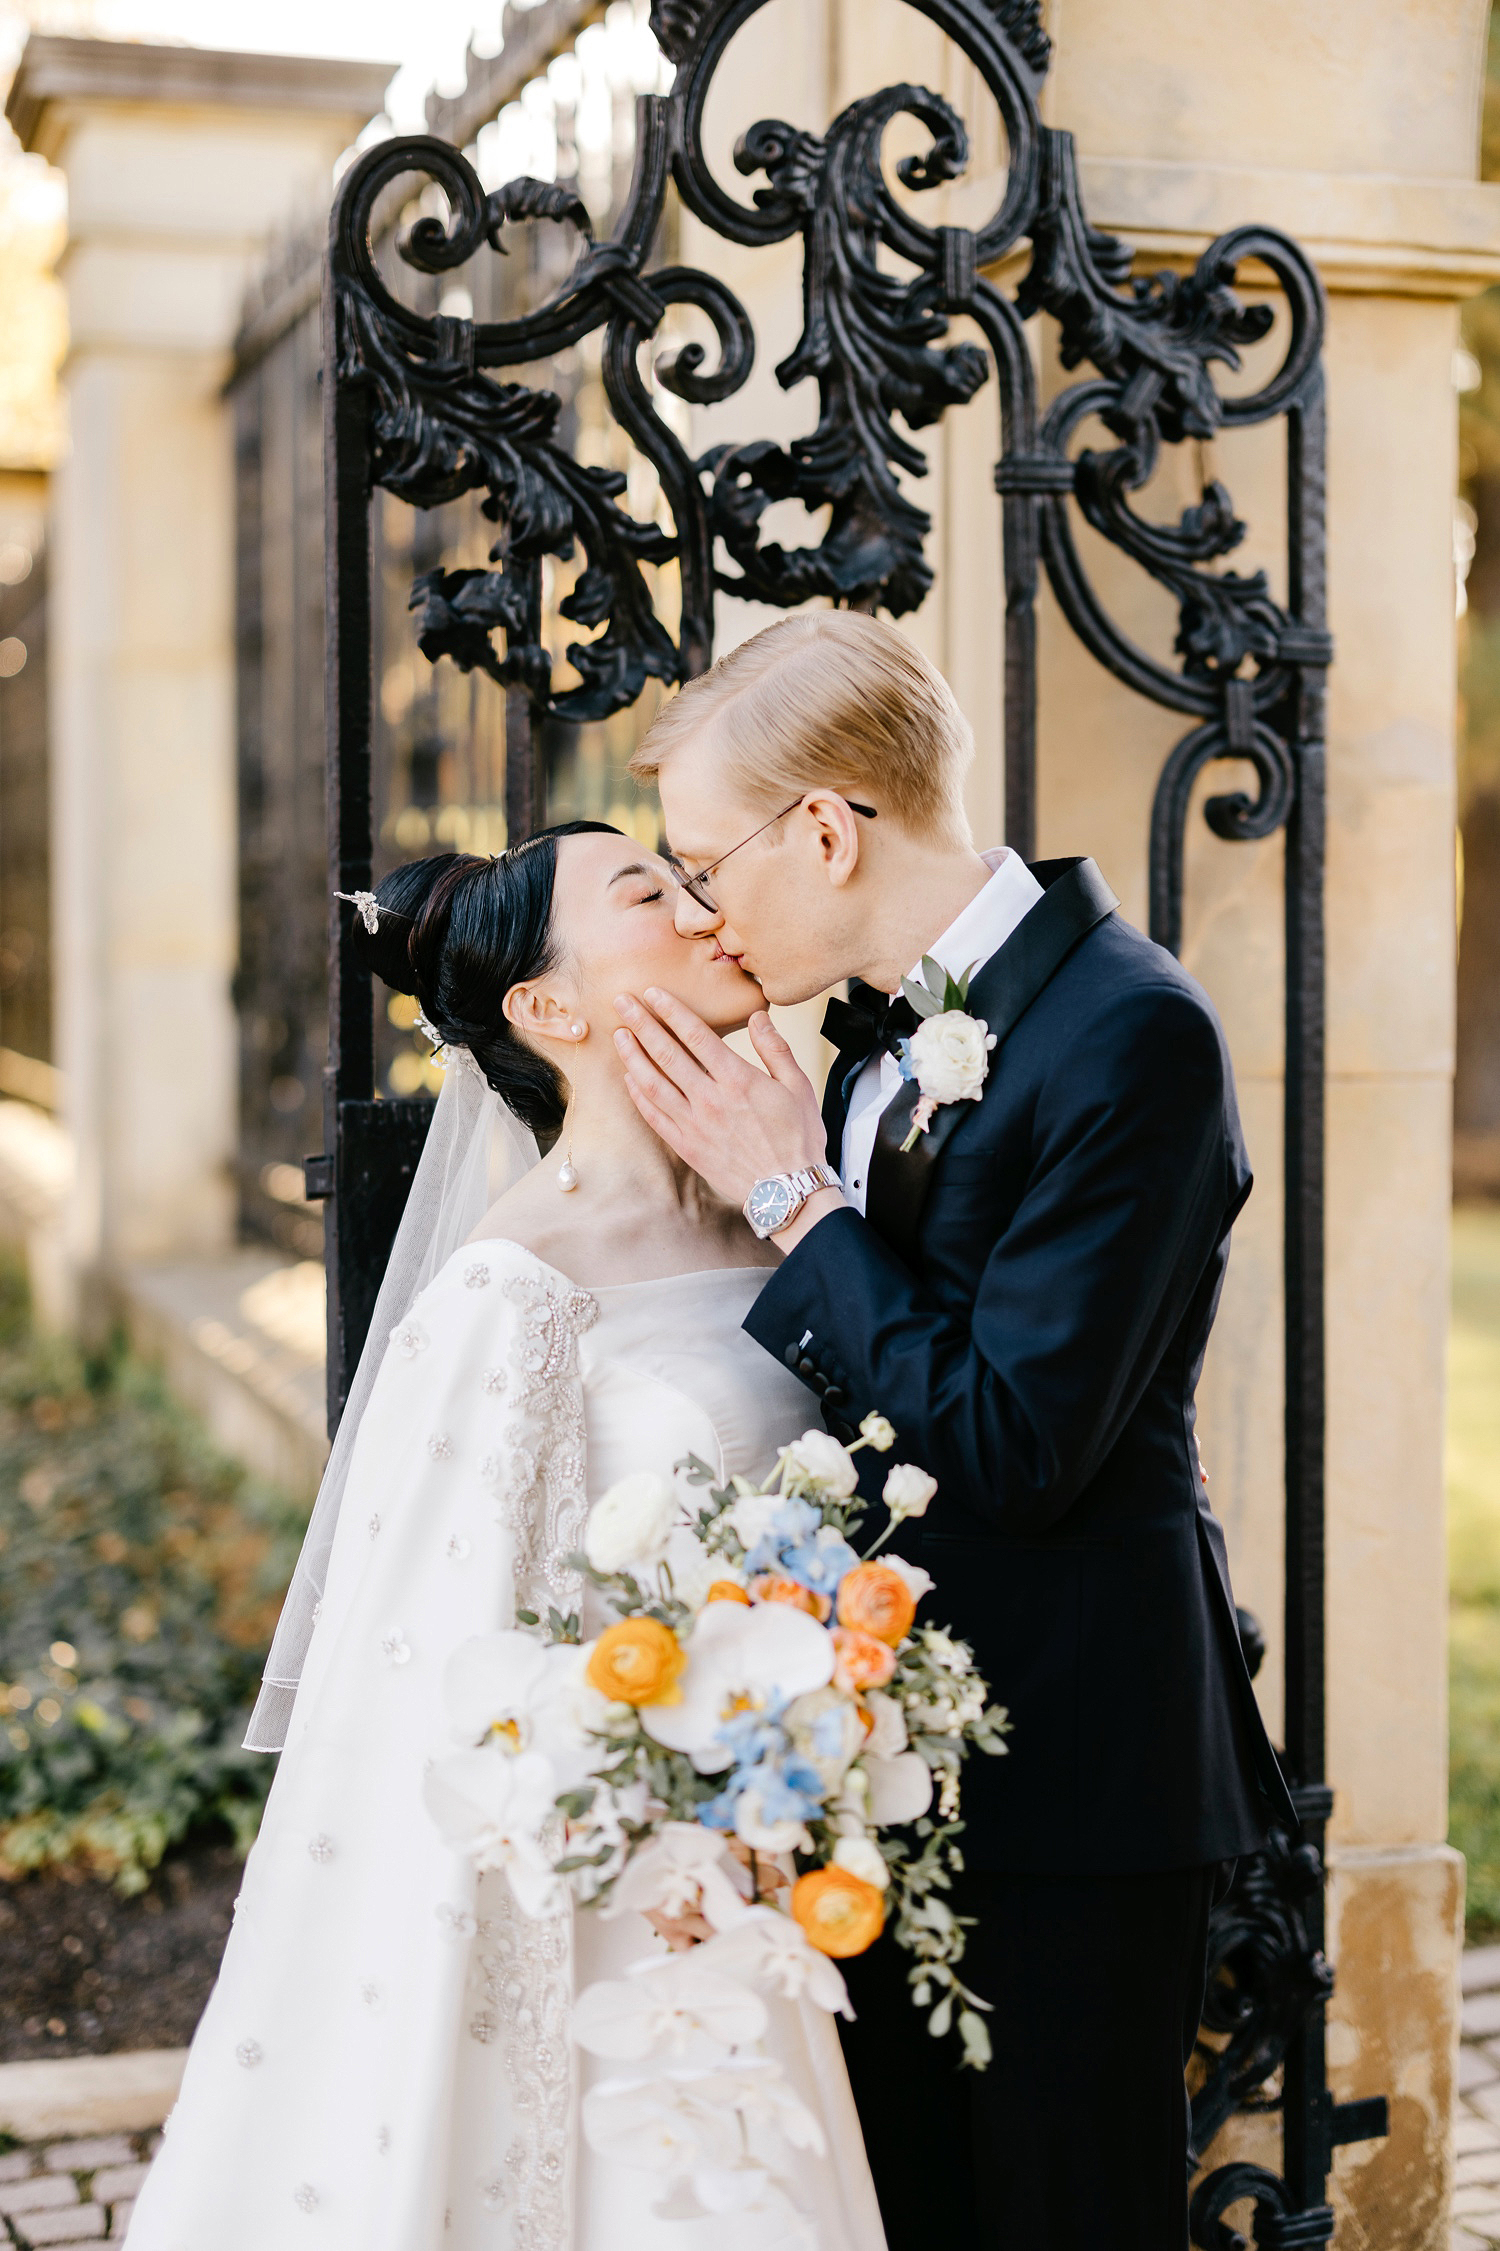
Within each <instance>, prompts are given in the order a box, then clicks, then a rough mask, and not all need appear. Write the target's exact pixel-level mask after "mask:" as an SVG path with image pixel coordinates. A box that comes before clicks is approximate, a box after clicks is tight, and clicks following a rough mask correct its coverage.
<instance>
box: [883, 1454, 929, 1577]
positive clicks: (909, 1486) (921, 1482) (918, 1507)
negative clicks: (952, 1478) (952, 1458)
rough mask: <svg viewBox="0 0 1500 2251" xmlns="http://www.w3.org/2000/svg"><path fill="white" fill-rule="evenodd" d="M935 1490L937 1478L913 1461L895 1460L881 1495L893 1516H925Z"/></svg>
mask: <svg viewBox="0 0 1500 2251" xmlns="http://www.w3.org/2000/svg"><path fill="white" fill-rule="evenodd" d="M936 1491H937V1479H936V1478H935V1477H929V1476H928V1474H927V1472H926V1470H925V1469H918V1468H917V1466H916V1464H915V1462H897V1464H896V1466H895V1468H894V1469H893V1470H892V1471H891V1473H890V1475H889V1477H888V1478H887V1479H886V1481H885V1486H884V1489H883V1497H884V1500H885V1505H886V1507H887V1508H888V1509H889V1510H890V1512H891V1514H892V1516H894V1517H897V1518H900V1517H907V1516H925V1515H926V1514H927V1504H928V1502H929V1501H930V1500H931V1499H932V1496H933V1494H934V1493H935V1492H936ZM928 1584H929V1585H930V1584H931V1581H930V1580H929V1582H928Z"/></svg>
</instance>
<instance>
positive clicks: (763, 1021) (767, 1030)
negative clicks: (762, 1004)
mask: <svg viewBox="0 0 1500 2251" xmlns="http://www.w3.org/2000/svg"><path fill="white" fill-rule="evenodd" d="M747 1029H748V1031H749V1033H750V1044H751V1046H752V1047H753V1048H754V1049H755V1052H756V1054H757V1055H758V1056H759V1057H760V1059H761V1061H762V1063H764V1065H765V1067H766V1069H767V1070H768V1071H769V1072H770V1074H771V1076H772V1078H773V1079H779V1080H780V1082H781V1084H782V1085H783V1086H789V1087H791V1088H792V1089H793V1090H794V1091H795V1092H797V1093H800V1092H801V1091H802V1089H803V1088H804V1087H806V1088H807V1089H808V1091H809V1092H811V1091H812V1081H811V1080H810V1079H809V1078H808V1075H807V1073H806V1072H805V1071H804V1070H803V1068H802V1065H801V1064H800V1063H799V1062H798V1061H797V1058H796V1056H795V1055H794V1054H793V1053H792V1050H791V1048H790V1047H789V1046H788V1044H787V1042H786V1041H785V1040H784V1039H783V1038H782V1036H781V1034H780V1032H778V1031H777V1029H776V1026H775V1025H774V1024H773V1023H772V1022H771V1019H770V1017H769V1016H767V1015H766V1014H765V1013H764V1011H761V1012H760V1013H758V1014H756V1015H754V1016H752V1017H751V1019H750V1022H749V1025H748V1026H747Z"/></svg>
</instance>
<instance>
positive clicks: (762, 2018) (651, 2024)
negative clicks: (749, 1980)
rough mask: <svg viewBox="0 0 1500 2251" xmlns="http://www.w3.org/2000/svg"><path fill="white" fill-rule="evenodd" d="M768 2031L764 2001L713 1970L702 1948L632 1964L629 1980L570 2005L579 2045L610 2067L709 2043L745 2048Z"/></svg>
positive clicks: (590, 1990) (609, 1982)
mask: <svg viewBox="0 0 1500 2251" xmlns="http://www.w3.org/2000/svg"><path fill="white" fill-rule="evenodd" d="M766 2023H767V2018H766V2005H765V2003H764V2001H762V1999H761V1998H760V1995H759V1994H758V1993H755V1992H752V1991H751V1989H750V1987H749V1986H748V1985H744V1984H742V1983H741V1982H740V1980H739V1979H737V1978H734V1977H730V1976H727V1975H725V1973H724V1972H723V1971H722V1970H719V1969H716V1968H715V1967H714V1966H713V1964H712V1963H711V1962H710V1961H709V1960H708V1959H707V1956H706V1951H705V1949H704V1948H702V1947H695V1948H694V1949H693V1951H692V1952H691V1953H690V1954H672V1955H669V1956H668V1957H667V1959H666V1960H665V1961H661V1960H657V1959H650V1960H647V1961H645V1962H639V1963H632V1965H631V1968H630V1973H629V1975H628V1976H625V1977H618V1978H601V1979H599V1980H598V1981H597V1982H596V1983H595V1984H593V1985H588V1986H585V1987H584V1989H583V1991H582V1993H580V1994H579V1996H578V1998H577V2000H576V2001H575V2002H574V2004H573V2037H574V2039H575V2040H576V2041H577V2042H578V2045H579V2046H580V2048H586V2049H587V2050H588V2052H589V2054H590V2055H592V2056H604V2057H605V2058H607V2059H608V2061H610V2062H611V2063H638V2062H640V2061H641V2060H642V2059H643V2058H644V2057H646V2056H654V2055H661V2054H664V2053H665V2054H669V2055H679V2056H682V2055H687V2054H689V2053H690V2052H691V2051H692V2050H693V2049H694V2048H695V2047H698V2046H700V2045H701V2043H702V2042H704V2041H709V2042H712V2043H716V2044H717V2045H718V2046H720V2047H724V2048H739V2047H743V2046H745V2045H746V2044H747V2043H748V2042H749V2041H752V2040H758V2039H759V2038H760V2037H761V2034H762V2033H763V2032H764V2031H765V2029H766Z"/></svg>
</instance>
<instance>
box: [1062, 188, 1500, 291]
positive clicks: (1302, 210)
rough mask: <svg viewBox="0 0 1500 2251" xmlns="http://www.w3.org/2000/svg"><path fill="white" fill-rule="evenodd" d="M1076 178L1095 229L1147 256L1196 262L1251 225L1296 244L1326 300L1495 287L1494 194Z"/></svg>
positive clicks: (1499, 206)
mask: <svg viewBox="0 0 1500 2251" xmlns="http://www.w3.org/2000/svg"><path fill="white" fill-rule="evenodd" d="M1079 172H1080V176H1081V179H1082V185H1083V194H1084V203H1085V207H1086V209H1087V211H1088V214H1089V218H1090V219H1091V220H1092V222H1093V223H1094V225H1095V226H1099V227H1104V228H1106V229H1108V230H1109V231H1110V232H1111V233H1118V234H1122V235H1124V236H1125V237H1126V238H1127V240H1129V241H1130V242H1132V243H1134V244H1135V245H1136V246H1137V248H1138V249H1139V250H1140V251H1141V252H1142V253H1143V254H1146V255H1147V256H1148V258H1149V257H1152V256H1155V257H1160V258H1165V259H1167V260H1169V261H1175V260H1178V259H1188V258H1196V257H1197V256H1198V254H1199V252H1200V251H1202V250H1203V249H1205V248H1206V247H1207V245H1208V244H1209V243H1210V242H1212V241H1213V239H1214V237H1215V236H1216V235H1220V234H1225V233H1227V232H1228V231H1229V229H1230V228H1231V227H1238V226H1244V225H1246V224H1247V223H1250V222H1255V223H1258V224H1260V225H1263V226H1272V227H1280V228H1282V229H1283V230H1284V231H1285V232H1286V233H1288V234H1291V235H1294V236H1295V237H1296V239H1297V240H1298V241H1299V242H1300V243H1302V245H1303V246H1304V248H1305V249H1306V250H1307V251H1308V252H1309V254H1310V255H1311V257H1312V258H1313V260H1314V262H1315V264H1316V265H1317V267H1318V270H1319V272H1320V273H1321V274H1322V276H1323V280H1324V282H1325V284H1326V285H1327V286H1328V287H1329V288H1330V289H1334V290H1361V291H1376V292H1379V293H1382V294H1390V295H1396V296H1421V297H1451V298H1458V297H1467V296H1471V295H1472V294H1473V293H1474V291H1476V290H1479V289H1488V288H1489V287H1490V285H1491V283H1492V282H1496V281H1500V185H1491V184H1489V183H1482V182H1479V181H1477V180H1462V179H1435V180H1434V179H1409V178H1404V177H1402V176H1400V175H1398V174H1392V173H1346V172H1284V171H1273V170H1268V169H1259V168H1256V167H1253V166H1248V165H1247V166H1239V165H1208V164H1170V163H1157V162H1152V161H1147V160H1143V159H1138V158H1119V157H1105V156H1088V155H1080V159H1079Z"/></svg>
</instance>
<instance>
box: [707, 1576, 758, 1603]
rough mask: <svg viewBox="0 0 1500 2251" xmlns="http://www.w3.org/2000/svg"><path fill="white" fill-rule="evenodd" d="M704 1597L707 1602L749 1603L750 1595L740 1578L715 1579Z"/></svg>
mask: <svg viewBox="0 0 1500 2251" xmlns="http://www.w3.org/2000/svg"><path fill="white" fill-rule="evenodd" d="M703 1599H704V1601H705V1602H744V1603H748V1602H749V1600H750V1597H749V1596H748V1595H747V1594H746V1592H745V1590H744V1588H743V1587H742V1586H741V1585H740V1582H739V1580H738V1579H715V1581H714V1583H713V1585H712V1586H711V1587H710V1588H709V1590H708V1592H707V1594H706V1595H705V1596H704V1597H703Z"/></svg>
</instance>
